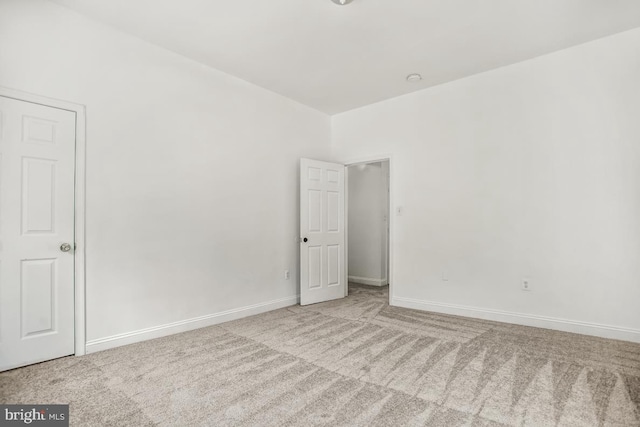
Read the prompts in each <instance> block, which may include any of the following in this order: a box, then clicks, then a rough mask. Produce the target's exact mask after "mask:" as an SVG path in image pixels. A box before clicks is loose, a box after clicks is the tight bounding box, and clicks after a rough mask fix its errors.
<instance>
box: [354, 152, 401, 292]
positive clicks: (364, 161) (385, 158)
mask: <svg viewBox="0 0 640 427" xmlns="http://www.w3.org/2000/svg"><path fill="white" fill-rule="evenodd" d="M376 162H389V212H388V214H387V218H388V219H389V242H388V244H389V271H388V272H387V276H388V277H387V279H388V280H389V305H391V301H393V274H394V272H395V269H394V268H393V254H394V249H393V247H394V243H395V239H394V233H395V222H396V219H395V215H393V211H394V209H393V207H394V206H395V205H394V197H393V194H394V191H393V186H394V183H395V180H394V177H393V172H394V170H393V155H391V154H382V155H378V156H369V157H359V158H356V159H350V160H348V161H346V162H344V166H345V168H348V167H349V166H355V165H361V164H367V163H376ZM344 198H345V204H344V209H345V210H344V212H345V214H344V215H345V221H344V232H345V251H344V252H345V255H344V266H345V267H344V268H345V272H346V274H347V276H348V272H349V203H348V201H349V171H348V169H347V170H346V173H345V174H344ZM346 283H347V286H346V288H345V296H347V293H348V292H349V281H348V280H347V282H346Z"/></svg>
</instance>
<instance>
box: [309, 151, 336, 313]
mask: <svg viewBox="0 0 640 427" xmlns="http://www.w3.org/2000/svg"><path fill="white" fill-rule="evenodd" d="M344 196H345V190H344V165H340V164H336V163H327V162H321V161H318V160H310V159H300V304H301V305H307V304H314V303H317V302H323V301H329V300H333V299H338V298H344V296H345V295H346V286H347V281H346V270H345V265H344V264H345V252H344V251H345V232H344V226H345V218H344V216H345V214H344V212H345V210H344Z"/></svg>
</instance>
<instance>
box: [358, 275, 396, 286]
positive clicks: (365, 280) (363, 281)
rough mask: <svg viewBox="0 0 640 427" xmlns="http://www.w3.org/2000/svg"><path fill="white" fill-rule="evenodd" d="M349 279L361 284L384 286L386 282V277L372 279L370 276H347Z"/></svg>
mask: <svg viewBox="0 0 640 427" xmlns="http://www.w3.org/2000/svg"><path fill="white" fill-rule="evenodd" d="M349 281H350V282H353V283H359V284H361V285H369V286H385V285H387V283H389V282H388V281H387V279H386V278H384V279H372V278H371V277H360V276H349Z"/></svg>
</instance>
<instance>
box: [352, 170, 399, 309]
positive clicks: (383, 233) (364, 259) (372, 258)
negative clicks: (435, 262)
mask: <svg viewBox="0 0 640 427" xmlns="http://www.w3.org/2000/svg"><path fill="white" fill-rule="evenodd" d="M346 175H347V188H346V190H347V197H346V199H347V203H346V205H347V242H348V246H347V270H348V272H347V277H348V286H347V287H348V290H347V292H348V293H349V294H354V293H359V292H367V293H373V294H376V295H378V296H379V297H381V298H385V299H387V300H388V299H389V297H388V295H390V292H389V284H390V278H391V274H390V264H391V263H390V219H391V217H390V213H391V212H390V206H391V201H390V162H389V159H381V160H372V161H367V162H362V163H356V164H350V165H347V174H346Z"/></svg>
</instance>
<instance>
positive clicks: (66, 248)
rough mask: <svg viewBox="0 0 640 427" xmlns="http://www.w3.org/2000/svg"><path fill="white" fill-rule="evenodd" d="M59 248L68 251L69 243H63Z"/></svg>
mask: <svg viewBox="0 0 640 427" xmlns="http://www.w3.org/2000/svg"><path fill="white" fill-rule="evenodd" d="M60 250H61V251H62V252H69V251H70V250H71V245H70V244H69V243H63V244H61V245H60Z"/></svg>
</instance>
